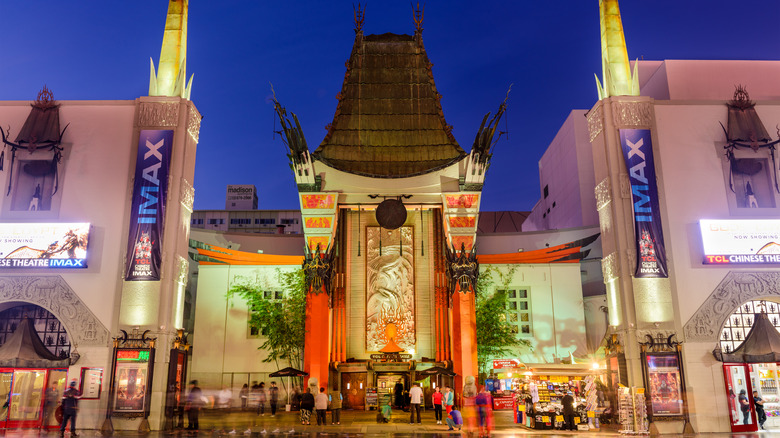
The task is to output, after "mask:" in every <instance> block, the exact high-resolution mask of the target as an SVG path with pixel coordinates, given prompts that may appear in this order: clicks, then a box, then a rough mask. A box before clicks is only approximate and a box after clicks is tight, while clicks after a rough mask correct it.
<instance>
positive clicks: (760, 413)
mask: <svg viewBox="0 0 780 438" xmlns="http://www.w3.org/2000/svg"><path fill="white" fill-rule="evenodd" d="M753 407H754V408H755V409H756V417H758V418H757V419H758V428H759V429H763V428H764V423H765V422H766V412H764V399H763V398H761V396H759V395H758V391H753Z"/></svg>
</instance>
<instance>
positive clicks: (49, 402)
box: [41, 383, 59, 429]
mask: <svg viewBox="0 0 780 438" xmlns="http://www.w3.org/2000/svg"><path fill="white" fill-rule="evenodd" d="M44 397H45V399H44V400H45V401H44V403H43V424H42V425H41V427H42V428H44V429H45V428H46V426H48V425H49V424H51V417H52V415H54V411H56V410H57V400H58V399H59V394H57V384H56V383H53V384H52V385H51V388H47V389H46V394H44Z"/></svg>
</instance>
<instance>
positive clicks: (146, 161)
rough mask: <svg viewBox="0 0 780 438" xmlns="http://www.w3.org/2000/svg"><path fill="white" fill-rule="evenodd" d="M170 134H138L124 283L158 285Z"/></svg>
mask: <svg viewBox="0 0 780 438" xmlns="http://www.w3.org/2000/svg"><path fill="white" fill-rule="evenodd" d="M172 143H173V131H172V130H164V131H163V130H160V131H153V130H142V131H141V134H140V136H139V138H138V158H137V159H136V162H135V182H134V183H133V201H132V207H131V210H130V233H129V238H128V241H127V258H126V266H125V280H126V281H159V280H160V265H161V261H162V248H161V245H162V234H163V218H164V217H165V201H166V194H167V193H168V169H169V167H170V163H171V146H172Z"/></svg>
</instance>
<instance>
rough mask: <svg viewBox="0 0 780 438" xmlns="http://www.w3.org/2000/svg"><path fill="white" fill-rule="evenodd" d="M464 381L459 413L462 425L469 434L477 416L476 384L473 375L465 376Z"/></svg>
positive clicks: (472, 430)
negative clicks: (461, 417)
mask: <svg viewBox="0 0 780 438" xmlns="http://www.w3.org/2000/svg"><path fill="white" fill-rule="evenodd" d="M465 381H466V383H465V384H464V385H463V394H462V396H463V402H462V403H461V405H462V406H461V415H462V416H463V425H464V426H465V427H466V431H467V432H468V433H469V434H472V435H473V434H474V429H475V423H476V421H475V420H476V417H477V413H476V410H477V406H476V398H477V384H476V383H475V382H476V379H475V378H474V376H466V378H465Z"/></svg>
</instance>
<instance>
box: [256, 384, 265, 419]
mask: <svg viewBox="0 0 780 438" xmlns="http://www.w3.org/2000/svg"><path fill="white" fill-rule="evenodd" d="M265 401H266V398H265V382H260V385H259V386H258V387H257V415H260V416H265Z"/></svg>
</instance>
